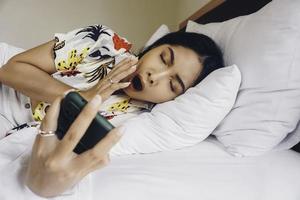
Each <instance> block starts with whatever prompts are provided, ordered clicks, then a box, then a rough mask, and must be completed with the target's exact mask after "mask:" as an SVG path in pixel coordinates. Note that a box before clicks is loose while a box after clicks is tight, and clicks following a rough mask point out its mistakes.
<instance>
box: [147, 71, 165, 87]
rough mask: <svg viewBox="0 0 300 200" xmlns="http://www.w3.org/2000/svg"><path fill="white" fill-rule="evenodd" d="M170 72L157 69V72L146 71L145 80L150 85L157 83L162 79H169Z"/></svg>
mask: <svg viewBox="0 0 300 200" xmlns="http://www.w3.org/2000/svg"><path fill="white" fill-rule="evenodd" d="M169 77H170V72H169V71H167V70H165V71H159V72H150V71H149V72H147V81H148V83H149V84H150V85H151V86H154V85H157V84H158V83H159V82H160V81H161V80H163V79H169Z"/></svg>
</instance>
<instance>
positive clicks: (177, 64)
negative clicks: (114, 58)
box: [123, 45, 202, 103]
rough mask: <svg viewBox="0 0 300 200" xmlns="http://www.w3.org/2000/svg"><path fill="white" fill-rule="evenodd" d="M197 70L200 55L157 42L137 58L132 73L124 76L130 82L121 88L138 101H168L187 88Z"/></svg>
mask: <svg viewBox="0 0 300 200" xmlns="http://www.w3.org/2000/svg"><path fill="white" fill-rule="evenodd" d="M201 71H202V64H201V63H200V58H199V56H198V55H197V54H196V53H195V52H194V51H193V50H191V49H188V48H185V47H182V46H171V45H161V46H159V47H156V48H153V49H152V50H150V51H149V52H147V53H146V54H145V55H144V56H143V57H142V58H141V59H140V60H139V61H138V63H137V70H136V71H135V73H133V74H131V75H130V76H129V77H126V78H125V80H124V81H130V82H131V84H130V86H129V87H127V88H125V89H123V91H124V92H125V93H126V94H127V95H128V96H130V97H131V98H134V99H138V100H143V101H148V102H153V103H161V102H165V101H169V100H172V99H174V98H175V97H176V96H178V95H180V94H182V93H184V92H185V91H186V90H187V89H188V88H189V87H191V86H192V85H193V83H194V81H195V80H196V79H197V77H198V76H199V75H200V73H201Z"/></svg>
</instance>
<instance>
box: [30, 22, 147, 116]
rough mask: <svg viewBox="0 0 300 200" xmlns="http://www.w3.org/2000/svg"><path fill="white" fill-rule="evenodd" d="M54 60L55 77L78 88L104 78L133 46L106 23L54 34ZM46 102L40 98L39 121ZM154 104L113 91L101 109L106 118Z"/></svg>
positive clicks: (138, 110) (87, 86)
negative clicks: (113, 93)
mask: <svg viewBox="0 0 300 200" xmlns="http://www.w3.org/2000/svg"><path fill="white" fill-rule="evenodd" d="M55 42H56V43H55V46H54V48H53V50H54V63H55V67H56V69H57V71H56V72H55V73H54V74H52V77H54V78H55V79H57V80H59V81H61V82H63V83H65V84H67V85H70V86H72V87H74V88H76V89H79V90H86V89H89V88H91V87H93V86H94V85H95V84H97V82H98V81H99V79H102V78H104V77H105V76H106V75H107V74H108V73H109V72H110V71H111V69H112V68H113V67H114V65H115V64H117V63H118V62H120V61H121V60H122V59H124V58H125V57H128V56H133V54H131V53H130V48H131V46H132V44H131V43H129V42H128V41H127V40H126V39H125V38H123V37H120V36H119V35H118V34H116V33H115V32H114V31H113V30H111V29H110V28H108V27H106V26H104V25H98V24H96V25H92V26H88V27H85V28H80V29H76V30H73V31H70V32H68V33H64V34H61V33H57V34H55ZM48 106H49V104H48V103H46V102H40V103H39V104H38V105H37V107H36V108H35V110H34V112H33V117H34V119H35V120H36V121H40V120H42V119H43V117H44V116H45V113H46V108H47V107H48ZM152 107H153V105H152V104H149V103H146V102H140V101H135V100H133V99H130V98H129V97H128V96H126V95H112V96H111V97H110V98H109V99H108V100H107V101H105V102H104V103H103V105H102V106H101V108H100V113H101V114H102V115H103V116H105V117H106V118H107V119H110V120H111V119H113V118H114V117H115V116H118V115H122V114H125V113H133V112H134V113H137V112H141V111H144V110H151V108H152Z"/></svg>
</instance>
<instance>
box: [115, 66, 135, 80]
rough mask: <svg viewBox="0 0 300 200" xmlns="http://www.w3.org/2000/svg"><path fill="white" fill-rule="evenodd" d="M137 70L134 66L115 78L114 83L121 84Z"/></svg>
mask: <svg viewBox="0 0 300 200" xmlns="http://www.w3.org/2000/svg"><path fill="white" fill-rule="evenodd" d="M136 68H137V66H136V65H133V66H131V67H130V68H129V69H128V70H125V71H122V72H120V73H119V74H117V75H115V76H113V77H112V78H111V79H112V80H113V81H114V82H120V81H121V80H122V79H124V78H126V77H127V76H129V75H130V74H132V73H133V72H135V71H136Z"/></svg>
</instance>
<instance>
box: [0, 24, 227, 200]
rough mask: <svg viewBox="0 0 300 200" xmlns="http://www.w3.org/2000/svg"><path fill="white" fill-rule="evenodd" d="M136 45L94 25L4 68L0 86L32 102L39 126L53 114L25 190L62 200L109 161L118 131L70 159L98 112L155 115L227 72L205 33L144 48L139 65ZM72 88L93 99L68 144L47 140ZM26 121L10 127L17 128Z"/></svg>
mask: <svg viewBox="0 0 300 200" xmlns="http://www.w3.org/2000/svg"><path fill="white" fill-rule="evenodd" d="M130 46H131V44H129V43H128V42H127V41H126V39H124V38H121V37H119V36H118V35H117V34H116V33H114V32H113V31H112V30H111V29H109V28H108V27H105V26H102V25H94V26H89V27H86V28H82V29H77V30H74V31H71V32H69V33H67V34H56V37H55V40H52V41H49V42H47V43H45V44H42V45H40V46H38V47H35V48H33V49H30V50H28V51H25V52H23V53H20V54H17V55H15V56H14V57H12V58H11V59H10V60H9V61H8V62H7V63H6V64H5V65H4V66H2V67H1V68H0V82H1V83H3V84H5V85H7V86H9V87H10V88H13V89H14V91H15V92H16V93H17V94H18V95H21V93H23V94H25V95H26V97H25V96H22V98H28V99H27V101H28V102H30V105H31V106H32V111H33V118H34V119H35V120H41V119H43V118H44V117H45V113H46V112H48V111H49V113H48V114H47V115H46V117H45V119H44V121H43V123H42V125H41V131H40V133H41V134H40V135H38V136H37V138H36V142H35V145H34V147H33V153H32V157H31V158H32V159H31V162H30V167H29V169H28V181H27V184H28V186H29V187H30V188H31V189H32V190H33V191H34V192H36V193H38V194H40V195H42V196H52V195H57V194H59V193H61V192H62V191H64V190H66V189H67V188H68V187H70V186H71V185H74V184H75V183H76V182H78V181H79V180H80V179H81V178H82V177H84V176H85V175H86V174H87V173H89V172H91V171H93V170H95V169H96V168H99V166H100V167H101V166H102V165H103V163H104V164H105V163H106V162H107V152H108V151H109V149H110V147H111V146H112V145H113V144H114V143H116V141H117V140H118V138H119V136H118V132H120V131H118V129H114V130H113V131H112V133H111V134H108V136H107V137H106V139H104V140H102V141H101V142H99V144H98V145H96V147H95V148H93V149H91V150H89V151H86V152H85V153H83V154H80V155H74V154H73V153H72V150H73V148H74V145H76V144H77V142H78V140H79V139H80V137H81V136H82V134H83V133H84V131H85V130H86V128H87V126H88V124H89V122H90V120H91V119H93V116H95V114H96V111H97V110H100V112H101V114H102V115H104V116H105V117H107V118H108V119H110V120H113V119H114V120H116V121H115V123H113V124H115V125H116V124H118V123H120V120H118V119H119V118H122V120H121V122H122V123H123V121H124V116H125V115H124V114H125V113H126V116H128V115H129V114H133V113H134V114H139V113H140V112H143V111H144V110H145V109H146V110H147V109H151V105H150V103H151V104H153V103H161V102H165V101H169V100H172V99H174V98H175V97H176V96H178V95H180V94H182V93H184V92H185V91H186V90H187V89H188V88H189V87H192V86H194V85H196V84H197V83H199V82H200V81H201V80H202V79H203V78H205V77H206V76H207V75H208V74H209V73H210V72H212V71H214V70H215V69H218V68H220V67H223V66H224V64H223V59H222V53H221V51H220V49H219V48H218V46H217V45H216V44H215V43H214V42H213V41H212V40H211V39H210V38H209V37H207V36H205V35H201V34H196V33H186V32H174V33H170V34H167V35H166V36H164V37H162V38H160V39H159V40H157V41H156V42H155V43H154V44H152V45H151V46H149V47H148V48H146V49H145V50H143V51H142V52H141V53H140V54H139V58H138V59H136V58H132V57H131V56H130V53H129V49H130ZM122 57H123V58H124V57H129V58H125V59H122ZM120 60H122V61H120ZM70 89H79V93H80V94H81V95H82V96H83V97H84V98H86V99H87V100H89V101H90V100H91V99H92V98H93V100H91V101H90V103H89V104H88V105H89V106H86V108H85V109H84V110H83V112H82V113H81V115H80V116H81V117H78V118H77V119H76V123H75V122H74V123H73V125H72V126H71V127H70V129H69V131H68V133H67V135H66V136H65V137H64V139H63V140H62V142H58V140H57V139H56V137H42V136H43V135H44V136H45V135H50V136H52V135H53V133H52V132H53V131H55V127H56V120H57V113H58V110H59V106H58V105H59V99H56V98H57V97H61V96H62V95H63V94H64V93H65V92H66V91H68V90H70ZM17 91H20V92H21V93H19V92H17ZM113 93H114V95H112V94H113ZM99 95H100V96H101V97H99ZM15 96H16V95H15ZM15 96H14V95H11V96H9V97H6V99H8V100H9V99H10V98H15ZM55 99H56V100H55ZM100 99H102V101H101V100H100ZM8 100H7V101H8ZM13 101H14V102H16V101H17V100H13ZM23 102H26V100H23ZM101 102H103V103H102V104H101ZM49 104H53V106H51V107H50V109H48V105H49ZM47 110H48V111H47ZM0 111H1V110H0ZM1 112H2V113H1V114H2V115H3V116H5V113H4V112H3V111H1ZM26 112H27V116H30V117H32V116H31V114H28V110H27V111H26ZM3 113H4V114H3ZM9 115H10V116H5V118H6V119H10V118H12V119H17V118H18V117H15V116H19V115H20V113H13V112H10V113H9ZM30 117H29V118H27V120H30ZM126 119H127V118H126ZM22 120H24V118H22ZM23 122H24V121H18V120H15V121H11V123H12V124H13V125H15V126H17V125H20V124H22V123H23ZM88 163H89V164H88ZM34 173H36V174H39V176H34ZM62 177H63V178H62ZM43 183H44V184H43ZM45 183H47V184H45Z"/></svg>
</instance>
